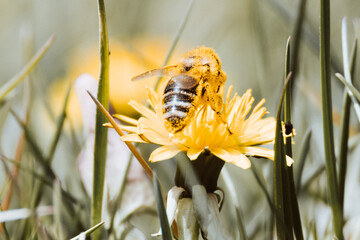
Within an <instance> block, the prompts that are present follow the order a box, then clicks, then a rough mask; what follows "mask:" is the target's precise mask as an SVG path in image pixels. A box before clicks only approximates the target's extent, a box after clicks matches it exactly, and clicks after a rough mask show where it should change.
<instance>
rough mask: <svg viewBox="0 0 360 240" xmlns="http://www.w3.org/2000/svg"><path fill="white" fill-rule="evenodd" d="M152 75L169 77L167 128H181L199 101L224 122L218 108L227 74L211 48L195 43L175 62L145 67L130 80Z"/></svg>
mask: <svg viewBox="0 0 360 240" xmlns="http://www.w3.org/2000/svg"><path fill="white" fill-rule="evenodd" d="M152 76H163V77H168V78H169V80H168V82H167V84H166V87H165V90H164V93H163V97H162V104H163V106H162V110H163V117H164V120H165V127H166V129H167V130H168V131H169V132H171V133H176V132H179V131H181V130H182V129H184V127H185V126H187V125H188V123H189V121H190V120H191V118H192V117H193V116H194V113H195V110H196V109H197V108H198V107H201V106H202V105H209V106H210V107H211V109H212V110H213V111H214V112H215V113H216V114H217V115H218V116H219V117H220V119H221V121H223V122H224V120H223V118H222V117H221V109H222V98H223V89H224V84H225V81H226V74H225V72H223V71H222V70H221V62H220V59H219V57H218V55H217V54H216V53H215V51H214V50H213V49H212V48H208V47H198V48H196V49H193V50H191V51H189V52H188V53H186V54H184V56H183V57H182V58H181V59H180V62H179V63H178V64H176V65H172V66H165V67H163V68H159V69H154V70H150V71H147V72H145V73H143V74H140V75H138V76H136V77H134V78H133V79H132V80H139V79H144V78H148V77H152ZM228 131H229V133H231V132H230V130H228Z"/></svg>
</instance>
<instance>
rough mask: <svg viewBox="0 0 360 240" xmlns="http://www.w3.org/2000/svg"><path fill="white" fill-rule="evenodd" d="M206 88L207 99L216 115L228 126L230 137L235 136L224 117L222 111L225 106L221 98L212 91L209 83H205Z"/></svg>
mask: <svg viewBox="0 0 360 240" xmlns="http://www.w3.org/2000/svg"><path fill="white" fill-rule="evenodd" d="M204 88H205V90H206V94H207V98H208V101H209V105H210V107H211V109H212V110H213V111H214V112H215V113H216V115H217V116H218V118H219V119H220V121H221V122H222V123H224V124H225V125H226V129H227V131H228V132H229V134H230V135H231V134H233V133H232V132H231V131H230V128H229V124H228V123H227V121H226V119H224V116H223V115H222V114H221V109H222V106H223V102H222V98H221V96H220V95H219V94H217V93H215V92H214V91H212V90H211V88H210V84H209V83H205V86H204Z"/></svg>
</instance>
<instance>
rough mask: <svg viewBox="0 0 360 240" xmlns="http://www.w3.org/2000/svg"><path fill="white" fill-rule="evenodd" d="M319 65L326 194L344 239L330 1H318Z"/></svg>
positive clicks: (336, 225) (341, 237)
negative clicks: (333, 108)
mask: <svg viewBox="0 0 360 240" xmlns="http://www.w3.org/2000/svg"><path fill="white" fill-rule="evenodd" d="M320 3H321V4H320V64H321V96H322V114H323V131H324V147H325V162H326V173H327V184H328V188H329V189H328V194H329V200H330V206H331V210H332V218H333V227H334V232H335V235H336V237H337V238H338V239H339V240H342V239H344V237H343V232H342V217H341V210H340V205H339V189H338V184H337V174H336V166H335V152H334V135H333V119H332V101H331V77H330V0H320Z"/></svg>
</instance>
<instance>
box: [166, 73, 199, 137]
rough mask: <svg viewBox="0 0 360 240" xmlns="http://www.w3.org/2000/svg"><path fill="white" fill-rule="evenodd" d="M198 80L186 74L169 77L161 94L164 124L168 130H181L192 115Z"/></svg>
mask: <svg viewBox="0 0 360 240" xmlns="http://www.w3.org/2000/svg"><path fill="white" fill-rule="evenodd" d="M198 85H199V82H198V81H197V80H196V79H195V78H193V77H191V76H188V75H185V74H180V75H176V76H174V77H173V78H171V79H170V80H169V82H168V84H167V85H166V88H165V91H164V96H163V114H164V119H165V126H166V127H167V129H168V130H169V131H170V132H173V133H174V132H178V131H180V130H182V129H183V128H184V127H185V126H186V125H187V123H188V120H189V119H190V118H191V117H192V115H193V111H194V105H193V102H194V99H195V97H196V96H197V87H198Z"/></svg>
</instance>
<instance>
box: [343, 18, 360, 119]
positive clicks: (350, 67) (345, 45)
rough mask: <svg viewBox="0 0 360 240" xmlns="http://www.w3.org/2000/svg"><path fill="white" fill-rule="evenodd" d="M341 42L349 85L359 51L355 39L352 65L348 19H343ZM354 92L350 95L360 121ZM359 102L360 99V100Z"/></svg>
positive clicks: (358, 107)
mask: <svg viewBox="0 0 360 240" xmlns="http://www.w3.org/2000/svg"><path fill="white" fill-rule="evenodd" d="M341 41H342V51H343V65H344V66H343V67H344V75H345V79H346V81H347V82H348V83H350V84H351V83H352V82H353V81H352V75H353V71H354V67H355V63H354V61H355V59H354V58H355V56H356V50H357V40H356V39H355V43H354V48H353V51H352V56H351V63H350V62H349V61H350V58H349V47H348V38H347V24H346V18H343V20H342V27H341ZM352 92H353V91H350V92H349V93H348V94H349V96H350V98H351V99H352V101H353V102H354V109H355V113H356V115H357V117H358V119H359V121H360V106H359V104H358V103H357V102H356V101H355V99H354V93H352ZM358 100H359V98H358Z"/></svg>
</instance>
